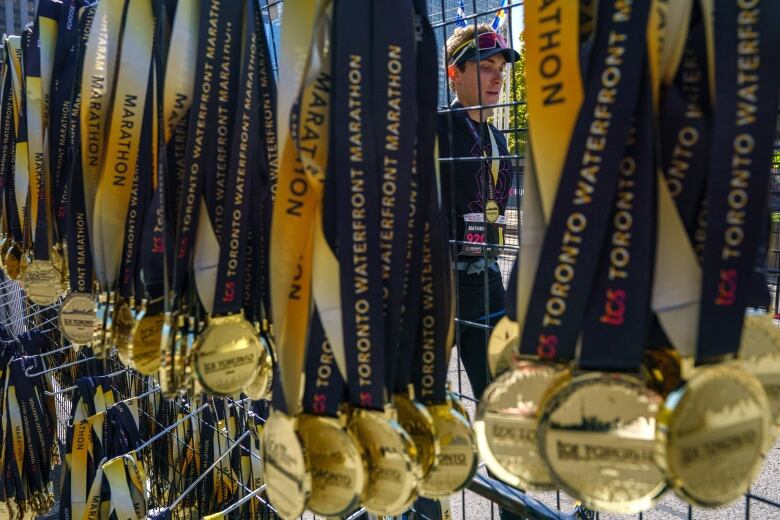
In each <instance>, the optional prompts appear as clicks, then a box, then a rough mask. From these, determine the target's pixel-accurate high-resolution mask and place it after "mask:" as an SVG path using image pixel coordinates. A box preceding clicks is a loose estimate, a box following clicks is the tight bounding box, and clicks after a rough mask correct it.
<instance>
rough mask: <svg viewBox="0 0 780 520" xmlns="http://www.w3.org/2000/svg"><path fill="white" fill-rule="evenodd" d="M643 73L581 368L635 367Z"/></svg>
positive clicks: (648, 209)
mask: <svg viewBox="0 0 780 520" xmlns="http://www.w3.org/2000/svg"><path fill="white" fill-rule="evenodd" d="M597 30H598V29H597ZM644 78H645V79H644V80H643V81H642V83H641V85H642V86H641V94H640V96H641V97H640V99H639V105H638V107H637V110H636V116H635V117H634V121H635V123H634V126H633V128H632V130H631V132H630V133H629V138H628V146H627V147H626V150H625V154H624V156H623V159H622V160H621V161H620V162H619V170H620V174H619V177H618V182H617V195H616V198H615V201H614V202H613V204H612V212H611V218H610V222H609V226H608V231H607V240H606V242H605V246H604V250H603V252H602V259H601V268H600V269H599V271H598V273H597V275H596V280H595V282H594V285H593V292H592V294H591V299H590V302H589V304H588V309H587V314H586V318H585V325H584V330H583V337H582V351H581V354H580V366H581V367H582V368H584V369H586V370H613V371H636V370H637V369H638V368H639V365H640V363H641V359H642V351H643V350H644V347H645V343H646V340H647V335H648V330H649V326H650V316H651V313H650V307H649V304H650V296H651V292H652V282H653V265H654V258H655V238H656V230H655V221H656V196H655V192H656V172H655V160H654V159H655V158H654V149H653V125H652V121H653V99H652V92H651V90H650V82H649V81H648V80H647V79H648V78H647V74H645V77H644Z"/></svg>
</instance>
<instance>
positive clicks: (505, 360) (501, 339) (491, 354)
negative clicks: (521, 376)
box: [487, 316, 520, 377]
mask: <svg viewBox="0 0 780 520" xmlns="http://www.w3.org/2000/svg"><path fill="white" fill-rule="evenodd" d="M519 344H520V325H519V324H518V323H517V322H516V321H512V320H510V319H509V318H508V317H506V316H504V317H503V318H501V319H500V320H498V323H496V326H495V327H493V332H491V333H490V340H489V341H488V349H487V350H488V366H489V367H490V373H491V375H492V376H493V377H496V376H497V375H498V374H502V373H504V372H506V371H507V370H509V369H511V368H512V365H513V361H514V357H515V351H516V350H517V347H518V345H519Z"/></svg>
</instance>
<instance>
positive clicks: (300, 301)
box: [270, 0, 323, 414]
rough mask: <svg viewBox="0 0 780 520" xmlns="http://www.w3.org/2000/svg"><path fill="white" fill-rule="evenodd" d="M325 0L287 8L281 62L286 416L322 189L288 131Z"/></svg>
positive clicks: (291, 406) (276, 260)
mask: <svg viewBox="0 0 780 520" xmlns="http://www.w3.org/2000/svg"><path fill="white" fill-rule="evenodd" d="M322 4H323V1H322V0H300V1H296V2H291V3H290V4H289V5H285V11H284V16H283V18H282V42H281V46H280V56H279V62H280V63H284V64H285V66H284V67H281V70H280V71H279V85H282V87H283V88H280V89H279V96H278V100H277V121H278V131H277V135H278V136H279V142H281V143H282V147H283V149H282V150H283V151H282V158H281V164H280V167H279V178H278V184H277V192H276V201H275V204H274V210H273V221H272V225H271V244H270V251H271V255H270V256H271V258H270V272H271V276H270V286H271V304H272V306H273V313H272V314H273V318H274V321H275V329H276V333H277V345H278V346H279V350H278V352H277V355H278V358H279V367H280V371H279V375H280V378H281V384H282V388H283V390H284V394H285V400H286V403H287V409H288V413H290V414H293V413H295V412H296V411H297V410H298V408H299V400H298V396H299V391H300V383H301V371H302V369H303V364H304V356H305V351H306V341H307V336H308V325H309V318H310V312H311V265H312V260H311V259H312V253H313V245H314V240H313V228H312V222H313V221H314V217H315V212H316V209H317V204H318V200H319V199H320V192H321V186H318V183H317V182H313V181H314V179H313V178H311V176H310V175H307V173H306V171H305V170H304V168H303V165H302V163H301V161H300V158H299V157H298V154H297V150H296V147H295V143H293V140H292V136H291V135H290V129H289V128H288V123H289V119H288V118H289V117H290V112H291V109H292V106H293V102H294V101H295V98H296V97H297V96H298V94H299V93H300V90H299V89H298V85H301V81H302V79H303V74H304V67H305V65H306V62H307V61H308V56H309V46H310V43H311V37H312V34H313V32H314V21H315V18H316V15H321V14H322Z"/></svg>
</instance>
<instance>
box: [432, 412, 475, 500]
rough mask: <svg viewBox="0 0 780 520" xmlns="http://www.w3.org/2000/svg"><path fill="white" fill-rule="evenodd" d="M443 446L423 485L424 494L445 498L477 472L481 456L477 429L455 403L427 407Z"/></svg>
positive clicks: (461, 487)
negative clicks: (478, 450) (477, 441)
mask: <svg viewBox="0 0 780 520" xmlns="http://www.w3.org/2000/svg"><path fill="white" fill-rule="evenodd" d="M427 408H428V411H429V412H430V414H431V417H432V418H433V423H434V427H435V429H436V437H437V439H438V443H439V445H440V447H441V450H440V452H439V455H438V456H437V457H436V463H435V465H434V467H433V468H432V469H431V471H429V472H428V474H427V475H426V476H425V477H424V478H423V479H422V481H421V482H420V484H419V491H420V495H421V496H424V497H427V498H443V497H447V496H449V495H451V494H453V493H455V492H457V491H460V490H461V489H463V488H464V487H466V485H468V483H469V482H471V479H472V478H473V477H474V474H475V473H476V472H477V465H478V463H479V456H478V454H477V443H476V439H475V435H474V430H473V429H472V428H471V423H469V420H468V417H467V416H466V417H464V416H463V415H462V414H461V412H460V411H458V409H457V408H456V407H455V406H453V404H452V402H451V401H449V400H447V402H446V403H442V404H433V405H428V406H427Z"/></svg>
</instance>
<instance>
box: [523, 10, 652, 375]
mask: <svg viewBox="0 0 780 520" xmlns="http://www.w3.org/2000/svg"><path fill="white" fill-rule="evenodd" d="M648 11H649V3H645V4H642V5H638V6H635V7H634V8H632V9H631V10H630V12H623V11H619V10H618V9H617V8H616V7H615V6H614V5H613V4H609V3H602V4H601V5H599V15H598V19H599V20H600V21H601V20H603V21H604V25H603V30H601V27H599V30H597V31H596V34H595V42H594V49H593V55H592V57H591V59H592V62H591V68H592V70H590V71H589V75H588V88H587V89H586V94H585V98H584V101H583V104H582V107H581V109H580V113H579V116H578V118H577V123H576V126H575V130H574V135H573V137H572V140H571V143H570V147H569V150H568V152H567V155H566V160H565V163H564V168H563V173H562V175H561V179H560V185H559V187H558V190H557V193H556V196H555V204H554V206H553V214H552V217H551V218H550V222H549V226H548V228H547V232H546V235H545V238H544V243H543V245H542V252H541V258H540V260H539V265H538V267H537V271H536V277H535V280H534V282H533V289H532V292H531V299H530V302H529V304H528V306H527V313H526V318H525V324H524V327H523V330H522V335H521V343H520V351H521V353H522V354H526V355H538V356H539V357H541V358H544V359H563V360H571V359H573V358H574V353H575V347H576V342H577V338H578V336H579V334H580V329H581V325H582V322H583V319H584V316H585V306H586V304H587V299H588V297H589V295H590V293H591V287H592V283H593V279H594V275H595V272H596V269H597V267H598V261H599V258H600V253H601V251H602V244H603V242H604V237H605V235H606V228H607V219H608V218H609V214H608V213H607V212H605V211H603V209H602V208H604V207H605V206H606V205H608V204H609V203H610V202H611V201H612V200H614V196H615V191H616V187H617V179H618V176H619V171H618V167H617V165H618V162H619V160H620V158H621V156H622V153H623V150H624V149H625V136H626V135H627V133H628V129H629V126H630V121H629V119H628V118H619V119H617V120H612V119H610V117H611V115H612V114H615V113H625V112H627V111H633V109H634V108H635V107H636V100H637V97H638V94H639V89H638V88H637V87H638V84H639V82H640V79H641V70H642V67H641V65H642V63H643V59H642V57H643V56H644V53H645V40H644V37H643V36H644V33H645V31H644V29H645V26H646V24H647V17H648ZM602 92H608V94H607V95H604V94H602ZM613 94H614V95H613ZM518 307H520V305H518ZM519 311H520V308H518V312H519Z"/></svg>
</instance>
